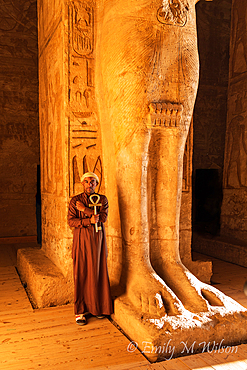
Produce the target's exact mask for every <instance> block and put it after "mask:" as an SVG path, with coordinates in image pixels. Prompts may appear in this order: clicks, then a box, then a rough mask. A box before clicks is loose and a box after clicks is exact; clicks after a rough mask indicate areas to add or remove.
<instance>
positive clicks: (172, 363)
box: [162, 358, 190, 370]
mask: <svg viewBox="0 0 247 370" xmlns="http://www.w3.org/2000/svg"><path fill="white" fill-rule="evenodd" d="M162 365H163V367H164V369H165V370H189V369H190V368H189V366H187V365H186V364H184V363H183V362H182V361H181V360H180V359H179V358H176V359H173V360H169V361H166V362H163V363H162Z"/></svg>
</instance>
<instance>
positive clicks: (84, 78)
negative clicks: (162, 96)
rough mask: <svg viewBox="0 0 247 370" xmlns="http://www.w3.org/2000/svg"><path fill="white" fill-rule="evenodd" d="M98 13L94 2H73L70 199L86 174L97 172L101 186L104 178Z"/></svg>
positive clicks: (70, 93)
mask: <svg viewBox="0 0 247 370" xmlns="http://www.w3.org/2000/svg"><path fill="white" fill-rule="evenodd" d="M94 11H95V4H94V3H93V2H92V1H73V2H71V3H70V6H69V22H70V27H69V37H70V44H69V106H70V123H69V141H70V158H69V168H70V196H73V195H75V194H77V193H79V192H81V191H83V188H82V185H81V182H80V178H81V176H82V174H83V173H85V172H87V171H94V170H95V171H97V175H98V176H99V178H100V183H101V178H102V166H101V159H100V154H101V145H100V138H99V123H98V114H97V107H96V103H95V89H94V38H95V35H94V32H95V31H94ZM99 163H100V165H99ZM99 187H100V186H99ZM98 190H99V188H98Z"/></svg>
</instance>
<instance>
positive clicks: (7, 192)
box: [0, 0, 39, 237]
mask: <svg viewBox="0 0 247 370" xmlns="http://www.w3.org/2000/svg"><path fill="white" fill-rule="evenodd" d="M37 70H38V64H37V13H36V1H32V0H14V1H11V2H10V1H4V2H1V5H0V115H1V123H0V157H1V160H0V202H1V207H0V219H1V224H0V237H13V236H29V235H36V217H35V203H36V199H35V195H36V192H37V165H38V164H39V129H38V76H37Z"/></svg>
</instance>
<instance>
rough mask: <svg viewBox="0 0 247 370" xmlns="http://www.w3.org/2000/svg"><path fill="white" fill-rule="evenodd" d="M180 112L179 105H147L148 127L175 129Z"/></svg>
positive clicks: (178, 121)
mask: <svg viewBox="0 0 247 370" xmlns="http://www.w3.org/2000/svg"><path fill="white" fill-rule="evenodd" d="M182 112H183V106H182V105H181V104H176V103H168V102H153V103H151V104H149V117H148V127H152V128H154V127H156V128H158V127H159V128H160V127H163V126H164V127H177V126H179V124H180V121H181V115H182Z"/></svg>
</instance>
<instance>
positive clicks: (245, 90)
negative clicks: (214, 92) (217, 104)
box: [224, 79, 247, 189]
mask: <svg viewBox="0 0 247 370" xmlns="http://www.w3.org/2000/svg"><path fill="white" fill-rule="evenodd" d="M229 92H230V96H229V103H228V106H229V111H228V126H227V132H226V144H225V166H224V187H225V188H230V189H231V188H242V187H247V175H246V173H247V116H246V112H247V104H246V96H247V81H246V80H245V79H242V80H240V81H238V82H237V83H233V84H231V86H230V88H229Z"/></svg>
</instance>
